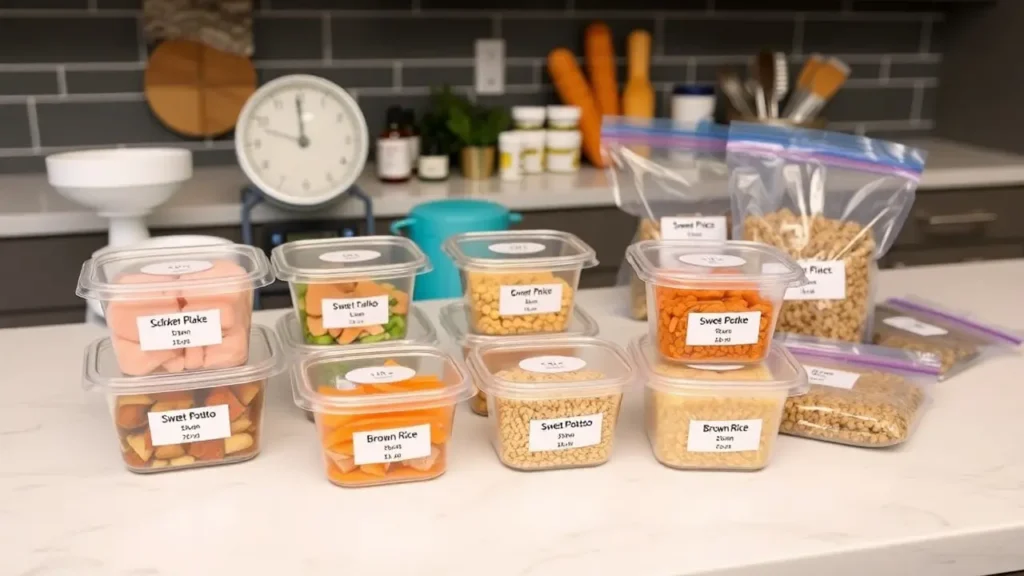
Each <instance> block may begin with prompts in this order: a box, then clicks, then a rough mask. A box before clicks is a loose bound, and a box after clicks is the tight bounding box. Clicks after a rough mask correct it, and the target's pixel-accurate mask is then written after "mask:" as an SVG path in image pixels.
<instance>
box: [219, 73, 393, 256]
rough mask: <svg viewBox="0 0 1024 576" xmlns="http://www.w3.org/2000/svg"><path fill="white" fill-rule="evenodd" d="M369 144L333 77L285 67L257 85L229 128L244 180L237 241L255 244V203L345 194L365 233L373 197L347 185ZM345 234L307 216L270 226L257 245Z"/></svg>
mask: <svg viewBox="0 0 1024 576" xmlns="http://www.w3.org/2000/svg"><path fill="white" fill-rule="evenodd" d="M369 149H370V141H369V133H368V131H367V128H366V118H365V117H364V116H363V112H362V110H361V109H360V108H359V105H358V104H356V101H355V99H354V98H352V96H350V95H349V93H348V92H346V91H345V90H344V89H342V88H341V87H340V86H338V85H337V84H335V83H333V82H330V81H329V80H325V79H323V78H320V77H318V76H311V75H307V74H293V75H289V76H282V77H281V78H277V79H276V80H272V81H270V82H268V83H266V84H264V85H263V86H261V87H260V88H259V89H258V90H257V91H256V92H255V93H254V94H253V95H252V96H251V97H249V100H248V101H247V102H246V103H245V106H244V107H243V108H242V111H241V113H240V114H239V116H238V124H237V126H236V127H235V153H236V155H237V157H238V164H239V166H241V168H242V171H243V172H245V175H246V176H247V177H248V178H249V181H250V182H251V184H250V185H248V186H246V187H245V188H243V189H242V241H243V242H244V243H246V244H249V245H253V246H256V239H255V238H254V236H253V223H252V210H253V208H255V207H256V206H258V205H259V204H261V203H263V202H268V203H270V204H273V205H274V206H277V207H278V208H282V209H285V210H292V211H296V212H306V213H314V212H316V211H318V210H322V209H323V208H324V207H325V206H327V205H328V204H330V203H333V202H337V201H340V200H341V199H342V198H347V197H351V198H356V199H358V200H359V201H360V202H362V203H363V206H364V214H365V218H366V232H367V233H368V234H373V233H374V225H373V201H372V200H371V198H370V197H369V196H368V195H367V194H366V193H365V192H363V191H362V190H361V189H360V188H359V187H358V186H357V185H356V184H355V182H356V180H357V179H358V178H359V176H360V175H361V174H362V172H363V168H364V167H365V166H366V158H367V154H368V152H369ZM353 234H354V232H353V231H352V230H350V229H349V230H346V229H339V228H338V227H337V225H335V224H333V223H331V222H330V221H326V222H325V221H322V220H311V221H306V222H298V223H292V224H286V225H283V226H280V227H278V228H277V229H276V230H274V231H272V232H271V233H270V234H268V235H267V238H265V239H264V240H263V241H262V242H260V244H261V245H262V246H260V247H262V248H264V249H265V250H268V251H269V250H270V249H272V248H273V247H274V246H276V245H278V244H282V243H284V242H288V241H292V240H297V239H302V238H324V237H334V236H351V235H353Z"/></svg>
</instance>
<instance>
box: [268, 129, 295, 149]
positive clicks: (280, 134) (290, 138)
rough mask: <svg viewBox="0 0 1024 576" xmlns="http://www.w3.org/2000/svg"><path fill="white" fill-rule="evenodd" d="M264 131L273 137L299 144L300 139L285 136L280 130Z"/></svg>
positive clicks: (288, 135) (289, 135)
mask: <svg viewBox="0 0 1024 576" xmlns="http://www.w3.org/2000/svg"><path fill="white" fill-rule="evenodd" d="M263 131H264V132H266V133H267V134H270V135H271V136H277V137H278V138H284V139H286V140H292V141H293V142H299V138H297V137H295V136H292V135H291V134H285V133H284V132H281V131H280V130H274V129H273V128H264V129H263ZM300 146H301V144H300Z"/></svg>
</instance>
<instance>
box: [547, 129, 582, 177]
mask: <svg viewBox="0 0 1024 576" xmlns="http://www.w3.org/2000/svg"><path fill="white" fill-rule="evenodd" d="M545 142H546V145H547V149H546V150H545V152H544V157H545V158H547V169H548V172H555V173H572V172H578V171H579V169H580V145H581V144H582V139H581V136H580V133H579V132H578V131H576V130H548V132H547V136H545Z"/></svg>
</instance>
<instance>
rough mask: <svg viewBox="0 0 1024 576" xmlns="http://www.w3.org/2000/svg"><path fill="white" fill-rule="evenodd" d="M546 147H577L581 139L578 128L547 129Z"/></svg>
mask: <svg viewBox="0 0 1024 576" xmlns="http://www.w3.org/2000/svg"><path fill="white" fill-rule="evenodd" d="M546 139H547V143H548V144H547V145H548V148H577V147H579V145H580V142H581V141H582V137H581V136H580V132H579V130H548V132H547V136H546Z"/></svg>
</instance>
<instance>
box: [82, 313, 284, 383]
mask: <svg viewBox="0 0 1024 576" xmlns="http://www.w3.org/2000/svg"><path fill="white" fill-rule="evenodd" d="M117 366H118V365H117V358H116V357H115V356H114V347H113V345H112V344H111V342H110V338H101V339H99V340H96V341H95V342H93V343H92V344H90V345H89V346H88V348H86V349H85V367H84V369H83V370H82V384H83V387H84V388H85V389H86V390H89V389H91V388H94V387H100V388H104V389H106V391H107V392H109V393H111V394H158V393H161V392H177V391H179V390H195V389H197V388H210V387H213V386H231V385H234V384H246V383H248V382H255V381H257V380H266V379H268V378H272V377H274V376H276V375H278V374H280V373H281V372H284V370H285V367H286V363H285V355H284V354H282V353H281V343H280V341H279V340H278V339H277V335H275V334H274V332H273V331H272V330H271V329H270V328H267V327H266V326H259V325H256V326H253V327H252V330H251V332H250V336H249V361H248V362H246V363H245V365H243V366H236V367H234V368H217V369H211V370H192V371H187V372H164V373H161V374H150V375H148V376H126V375H125V374H124V373H122V372H121V370H120V369H119V368H118V367H117Z"/></svg>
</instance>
